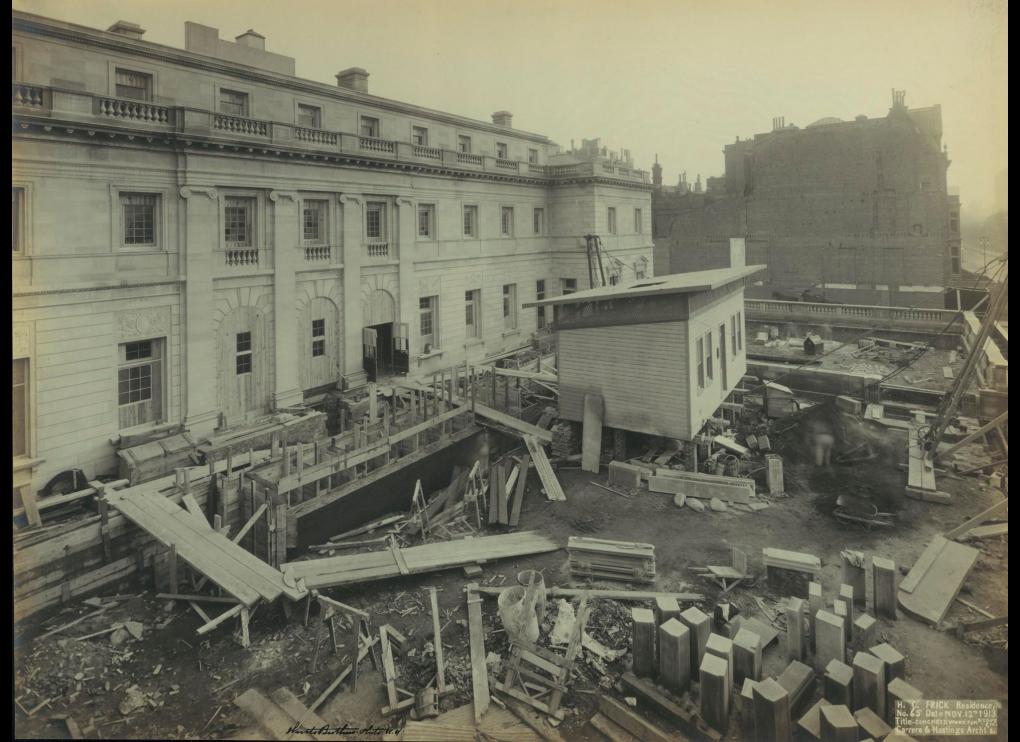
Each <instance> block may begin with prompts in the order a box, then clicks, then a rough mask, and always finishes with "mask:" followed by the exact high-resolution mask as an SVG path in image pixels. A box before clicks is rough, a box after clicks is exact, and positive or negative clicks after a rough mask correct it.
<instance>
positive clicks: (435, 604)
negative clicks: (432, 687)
mask: <svg viewBox="0 0 1020 742" xmlns="http://www.w3.org/2000/svg"><path fill="white" fill-rule="evenodd" d="M429 606H430V608H431V609H432V645H433V647H434V648H435V653H436V691H437V692H438V693H439V695H440V696H443V695H445V694H446V664H445V663H444V662H443V636H442V627H441V626H440V625H439V600H438V598H437V597H436V589H435V588H434V587H430V588H429Z"/></svg>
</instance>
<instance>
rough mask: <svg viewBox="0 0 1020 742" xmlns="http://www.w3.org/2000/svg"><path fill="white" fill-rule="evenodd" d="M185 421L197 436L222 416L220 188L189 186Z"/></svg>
mask: <svg viewBox="0 0 1020 742" xmlns="http://www.w3.org/2000/svg"><path fill="white" fill-rule="evenodd" d="M180 196H181V198H182V199H184V206H185V220H184V224H185V228H184V261H183V273H184V311H183V312H182V313H181V314H182V317H183V324H184V327H183V328H182V331H181V335H182V339H183V342H184V348H183V351H184V352H183V353H182V356H183V358H184V368H185V374H184V376H185V386H184V410H185V413H184V425H185V426H186V427H187V428H188V429H189V430H190V431H191V434H192V436H193V437H194V438H196V439H198V438H201V437H204V436H208V435H209V434H211V433H212V432H213V430H215V428H216V426H217V424H218V422H219V403H218V400H217V398H216V390H217V389H218V388H219V384H218V383H217V368H216V359H217V358H218V355H217V352H216V339H215V336H214V328H213V326H212V320H211V318H212V310H213V273H214V265H213V261H215V260H218V259H220V251H219V249H218V247H219V246H218V244H217V239H216V235H217V231H216V230H217V225H218V224H219V201H218V199H217V195H216V189H215V188H204V187H196V186H184V187H182V188H181V189H180Z"/></svg>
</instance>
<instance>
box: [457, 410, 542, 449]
mask: <svg viewBox="0 0 1020 742" xmlns="http://www.w3.org/2000/svg"><path fill="white" fill-rule="evenodd" d="M475 414H476V415H478V416H480V417H482V418H484V419H486V420H489V421H491V422H494V423H498V424H499V425H502V426H503V427H506V428H509V429H511V430H513V431H514V432H515V433H517V434H519V435H522V436H525V435H530V436H534V437H535V438H537V439H538V440H540V441H542V442H543V443H552V432H550V431H548V430H543V429H542V428H540V427H538V426H537V425H531V424H530V423H526V422H524V421H523V420H518V419H517V418H516V417H513V416H512V415H508V414H506V413H505V412H500V411H499V410H494V409H492V408H491V407H488V406H486V405H483V404H479V403H477V402H476V403H475Z"/></svg>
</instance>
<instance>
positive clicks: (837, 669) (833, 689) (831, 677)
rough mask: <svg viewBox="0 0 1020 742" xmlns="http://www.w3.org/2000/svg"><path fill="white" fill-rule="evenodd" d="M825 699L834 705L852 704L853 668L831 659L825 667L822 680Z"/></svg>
mask: <svg viewBox="0 0 1020 742" xmlns="http://www.w3.org/2000/svg"><path fill="white" fill-rule="evenodd" d="M823 685H824V687H823V694H824V696H825V700H826V701H828V702H829V703H831V704H834V705H836V706H849V707H852V706H853V696H854V670H853V668H852V667H850V665H848V664H846V663H845V662H840V661H839V660H832V661H831V662H830V663H829V664H828V665H826V667H825V678H824V681H823Z"/></svg>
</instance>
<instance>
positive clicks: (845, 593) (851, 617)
mask: <svg viewBox="0 0 1020 742" xmlns="http://www.w3.org/2000/svg"><path fill="white" fill-rule="evenodd" d="M839 599H840V600H842V601H843V602H844V603H846V641H847V644H849V643H850V641H851V640H852V639H853V628H854V621H855V620H857V612H856V611H855V610H854V600H855V596H854V588H853V586H852V585H848V584H847V583H845V582H844V583H843V584H842V585H840V586H839Z"/></svg>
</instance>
